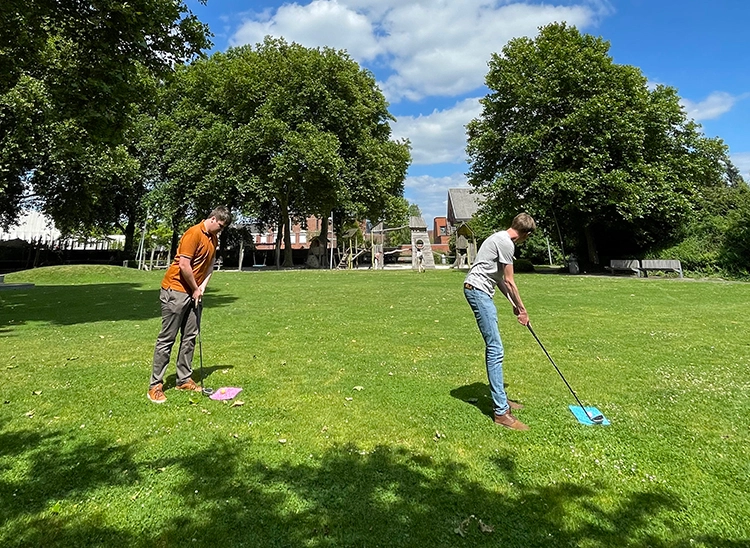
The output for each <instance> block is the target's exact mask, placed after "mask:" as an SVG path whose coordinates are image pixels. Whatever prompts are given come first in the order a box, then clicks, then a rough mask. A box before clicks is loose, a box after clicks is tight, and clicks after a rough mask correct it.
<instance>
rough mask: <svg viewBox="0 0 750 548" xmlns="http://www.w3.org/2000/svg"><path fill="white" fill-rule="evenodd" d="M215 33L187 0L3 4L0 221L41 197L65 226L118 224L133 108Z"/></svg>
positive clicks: (128, 170)
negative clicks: (112, 213) (117, 205)
mask: <svg viewBox="0 0 750 548" xmlns="http://www.w3.org/2000/svg"><path fill="white" fill-rule="evenodd" d="M208 36H209V31H208V27H207V26H206V25H204V24H203V23H201V22H200V21H198V20H197V18H196V17H195V16H194V15H192V14H191V13H190V11H189V10H188V8H187V7H186V5H185V3H184V2H183V1H182V0H127V1H126V0H86V1H78V0H72V1H59V0H3V2H0V224H3V225H6V226H7V225H8V224H9V223H12V222H13V221H14V220H15V219H16V218H17V215H18V213H19V210H20V209H21V208H22V207H23V206H24V205H25V204H27V203H30V202H34V201H36V202H37V205H39V206H40V207H41V208H42V209H43V210H44V211H45V212H47V213H48V214H50V215H51V216H52V218H53V219H54V220H55V222H56V223H58V224H59V225H60V226H61V228H63V229H64V230H67V229H70V228H71V227H75V226H79V227H80V228H82V229H90V228H91V227H92V226H102V227H103V224H106V223H109V225H110V226H111V225H112V224H113V222H112V219H111V217H109V218H108V217H107V216H106V215H104V214H102V212H103V210H102V209H101V208H102V206H103V205H104V203H105V202H106V201H108V200H109V201H115V202H116V201H118V200H120V198H122V194H121V193H122V192H123V191H125V190H126V188H127V187H128V186H129V185H130V184H131V181H130V180H129V177H130V175H131V174H132V169H133V164H132V161H131V160H130V159H127V158H126V157H125V155H124V154H123V149H122V148H120V147H121V145H122V144H123V142H124V134H125V132H126V130H127V128H128V126H129V124H130V122H131V120H132V117H133V115H134V113H135V112H136V111H137V109H138V108H139V106H140V105H143V104H144V103H146V104H147V103H149V102H150V101H151V97H152V95H153V85H154V84H153V81H154V78H157V79H164V78H166V77H168V75H169V74H170V73H171V72H172V71H173V68H174V66H175V65H176V64H179V63H181V62H183V61H184V60H187V59H190V58H192V57H194V56H195V55H197V54H199V53H200V52H201V51H202V50H203V49H205V48H207V47H208V46H209V45H210V42H209V40H208ZM118 180H119V181H122V185H119V184H118ZM113 185H114V186H113ZM113 188H117V191H116V192H112V190H113ZM76 205H78V206H80V207H78V208H77V209H78V211H79V212H81V215H80V216H78V217H77V216H76ZM105 209H107V210H112V209H113V204H111V203H110V204H108V205H107V206H106V207H105ZM94 211H97V213H94ZM115 222H119V220H118V219H115Z"/></svg>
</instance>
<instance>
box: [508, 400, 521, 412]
mask: <svg viewBox="0 0 750 548" xmlns="http://www.w3.org/2000/svg"><path fill="white" fill-rule="evenodd" d="M508 407H510V408H511V409H512V410H513V411H520V410H521V409H523V404H522V403H518V402H517V401H513V400H508Z"/></svg>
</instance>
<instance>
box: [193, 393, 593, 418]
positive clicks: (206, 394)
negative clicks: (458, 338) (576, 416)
mask: <svg viewBox="0 0 750 548" xmlns="http://www.w3.org/2000/svg"><path fill="white" fill-rule="evenodd" d="M201 392H203V395H204V396H210V395H211V394H213V393H214V389H213V388H201ZM591 420H594V419H591Z"/></svg>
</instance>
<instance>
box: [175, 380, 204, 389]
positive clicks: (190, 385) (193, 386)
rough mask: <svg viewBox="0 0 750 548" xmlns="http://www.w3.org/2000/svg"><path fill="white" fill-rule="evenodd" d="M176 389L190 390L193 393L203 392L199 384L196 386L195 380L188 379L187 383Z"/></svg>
mask: <svg viewBox="0 0 750 548" xmlns="http://www.w3.org/2000/svg"><path fill="white" fill-rule="evenodd" d="M175 388H176V389H177V390H189V391H191V392H200V391H201V387H200V386H198V385H197V384H195V382H194V381H193V379H188V380H186V381H185V382H183V383H182V384H178V385H177V386H175Z"/></svg>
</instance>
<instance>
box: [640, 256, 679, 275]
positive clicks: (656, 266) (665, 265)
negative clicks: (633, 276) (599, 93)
mask: <svg viewBox="0 0 750 548" xmlns="http://www.w3.org/2000/svg"><path fill="white" fill-rule="evenodd" d="M641 270H642V271H643V275H644V276H648V271H649V270H661V271H663V272H677V274H679V275H680V278H682V265H681V264H680V261H675V260H666V259H643V260H642V261H641Z"/></svg>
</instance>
